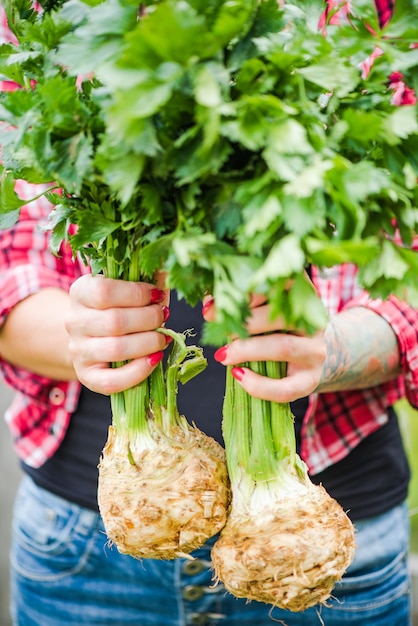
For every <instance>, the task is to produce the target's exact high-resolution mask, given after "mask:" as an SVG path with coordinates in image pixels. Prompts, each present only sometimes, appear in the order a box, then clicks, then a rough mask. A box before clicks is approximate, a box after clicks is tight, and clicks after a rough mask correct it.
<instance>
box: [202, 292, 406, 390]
mask: <svg viewBox="0 0 418 626" xmlns="http://www.w3.org/2000/svg"><path fill="white" fill-rule="evenodd" d="M253 304H255V306H253V309H252V317H251V319H250V320H249V322H248V330H249V332H250V333H251V334H252V335H253V336H252V337H250V338H248V339H237V340H235V341H233V342H232V343H231V344H229V345H228V346H226V347H225V348H226V349H225V348H224V349H223V350H222V349H221V350H219V351H218V353H217V355H215V356H216V357H217V358H218V360H220V362H221V363H223V364H224V365H238V366H239V365H240V364H241V363H243V362H245V361H262V360H266V361H267V360H275V361H284V362H287V363H288V367H287V376H286V378H284V379H282V380H273V379H269V378H266V377H262V376H259V375H258V374H255V373H254V372H252V371H251V370H249V369H248V368H245V367H239V368H238V371H236V370H235V372H234V371H233V373H234V374H235V376H236V378H237V379H238V380H239V382H240V384H241V385H242V387H243V388H244V389H245V390H246V391H247V392H248V393H250V394H251V395H252V396H254V397H257V398H264V399H266V400H271V401H275V402H291V401H293V400H296V399H297V398H300V397H303V396H304V395H305V396H306V395H309V394H310V393H312V392H326V391H342V390H347V389H362V388H368V387H373V386H375V385H378V384H381V383H383V382H386V381H388V380H391V379H393V378H395V377H396V376H398V375H399V374H400V364H399V352H398V344H397V339H396V336H395V333H394V332H393V330H392V329H391V327H390V325H389V324H388V323H387V322H386V321H385V320H384V319H383V318H382V317H381V316H380V315H378V314H377V313H375V312H373V311H371V310H369V309H366V308H364V307H356V308H353V309H347V310H346V311H342V312H341V313H338V314H337V315H335V316H333V317H332V319H331V320H330V321H329V323H328V325H327V327H326V328H325V329H324V330H321V331H319V332H317V333H316V334H315V335H313V336H311V337H308V336H304V335H301V334H292V333H283V332H282V333H276V334H273V335H272V334H269V335H268V336H265V335H261V334H260V333H263V332H267V331H270V332H271V331H275V330H276V331H279V330H280V331H282V330H284V328H283V323H282V321H281V320H280V319H278V320H274V321H273V322H271V321H269V312H268V307H267V306H265V305H264V304H260V305H258V306H257V303H253ZM211 309H212V305H211V302H210V300H209V303H208V302H206V303H204V315H205V318H206V319H207V320H209V321H210V320H211V319H213V317H214V315H215V314H216V313H215V311H214V310H211Z"/></svg>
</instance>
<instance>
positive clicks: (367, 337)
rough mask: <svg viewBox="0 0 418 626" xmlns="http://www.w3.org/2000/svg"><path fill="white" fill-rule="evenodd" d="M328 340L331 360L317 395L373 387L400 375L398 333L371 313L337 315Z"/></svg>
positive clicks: (362, 310)
mask: <svg viewBox="0 0 418 626" xmlns="http://www.w3.org/2000/svg"><path fill="white" fill-rule="evenodd" d="M324 338H325V342H326V344H327V357H326V359H325V362H324V365H323V368H322V375H321V382H320V384H319V386H318V389H317V391H341V390H346V389H361V388H367V387H373V386H375V385H379V384H381V383H382V382H386V381H388V380H391V379H393V378H395V377H396V376H397V375H398V374H399V373H400V366H399V352H398V344H397V339H396V336H395V333H394V332H393V330H392V329H391V327H390V325H389V324H388V323H387V322H386V321H385V320H384V319H383V318H382V317H381V316H380V315H378V314H377V313H374V312H373V311H370V310H369V309H366V308H363V307H358V308H355V309H348V310H347V311H343V312H342V313H339V314H338V315H335V316H334V317H333V318H332V319H331V321H330V323H329V325H328V327H327V330H326V332H325V337H324Z"/></svg>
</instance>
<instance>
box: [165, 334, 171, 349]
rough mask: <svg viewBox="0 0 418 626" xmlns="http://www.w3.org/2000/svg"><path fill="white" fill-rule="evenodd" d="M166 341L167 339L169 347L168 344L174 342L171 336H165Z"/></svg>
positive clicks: (166, 343)
mask: <svg viewBox="0 0 418 626" xmlns="http://www.w3.org/2000/svg"><path fill="white" fill-rule="evenodd" d="M164 339H165V345H166V346H168V344H169V343H171V342H172V341H173V337H170V335H164Z"/></svg>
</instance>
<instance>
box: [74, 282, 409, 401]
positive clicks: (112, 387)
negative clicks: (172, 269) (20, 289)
mask: <svg viewBox="0 0 418 626" xmlns="http://www.w3.org/2000/svg"><path fill="white" fill-rule="evenodd" d="M151 289H153V287H152V286H151V285H147V284H145V283H128V282H124V281H114V280H111V279H105V278H102V277H92V276H84V277H82V278H80V279H78V280H77V281H76V282H75V283H74V285H73V287H72V289H71V292H70V300H71V306H70V309H69V312H68V314H67V316H66V328H67V331H68V333H69V336H70V354H71V357H72V359H73V361H74V367H75V370H76V372H77V375H78V377H79V379H80V380H81V382H83V383H84V384H85V385H86V386H87V387H89V388H91V389H93V390H94V391H97V392H100V393H105V394H109V393H114V392H117V391H121V390H123V389H126V388H128V387H131V386H133V385H135V384H136V383H138V382H140V381H141V380H143V379H144V378H145V377H146V376H148V375H149V374H150V372H151V371H152V369H153V367H155V363H153V358H152V355H155V354H156V353H157V352H158V351H161V350H163V348H164V346H165V340H164V338H163V337H162V335H161V334H160V333H158V332H154V331H155V329H156V328H158V326H160V325H161V324H162V323H163V321H164V314H163V306H162V304H163V303H158V304H157V305H154V304H151V305H150V290H151ZM164 302H166V300H165V301H164ZM147 305H149V306H147ZM203 314H204V317H205V319H207V320H209V321H210V320H211V319H213V317H214V315H215V314H216V312H215V309H214V304H213V302H212V301H211V300H210V299H209V298H208V299H205V300H204V303H203ZM248 330H249V332H250V334H251V335H252V336H251V337H250V338H248V339H240V340H235V341H233V342H232V343H231V344H229V345H228V346H227V347H226V350H224V352H223V353H222V352H221V356H222V357H223V358H219V360H220V362H222V363H223V364H224V365H236V366H239V367H238V368H237V369H238V372H237V373H238V375H239V376H240V383H241V385H242V386H243V388H244V389H246V391H248V392H249V393H250V394H252V395H254V396H256V397H262V398H265V399H267V400H273V401H276V402H290V401H292V400H295V399H296V398H300V397H304V396H306V395H309V394H310V393H312V392H314V391H318V392H324V391H335V390H344V389H353V388H364V387H370V386H373V385H377V384H379V383H382V382H385V381H387V380H390V379H393V378H395V377H396V376H397V375H398V374H399V373H400V365H399V354H398V347H397V341H396V337H395V334H394V332H393V331H392V329H391V327H390V326H389V324H388V323H387V322H386V321H385V320H383V319H382V318H381V317H380V316H379V315H378V314H376V313H374V312H373V311H370V310H368V309H365V308H361V307H358V308H355V309H350V310H347V311H344V312H342V313H339V314H338V315H336V316H334V317H333V319H332V320H331V322H330V323H329V324H328V326H327V328H326V329H325V330H322V331H319V332H318V333H316V334H315V335H314V336H312V337H307V336H304V335H302V334H300V333H298V334H296V333H295V332H291V333H283V332H277V333H273V334H270V335H269V336H268V337H267V336H264V335H262V334H261V333H264V332H267V331H283V322H282V320H280V319H277V320H275V321H274V322H271V321H270V320H269V313H268V307H267V306H266V305H265V304H264V303H263V302H262V301H261V299H257V298H254V299H253V302H252V316H251V319H250V320H249V322H248ZM218 354H219V353H218ZM272 359H273V360H274V359H275V360H278V361H286V362H287V363H288V373H287V376H286V378H284V379H282V380H273V379H269V378H266V377H261V376H259V375H257V374H255V373H254V372H251V371H250V370H249V369H247V368H241V367H240V364H241V363H243V362H245V361H255V360H272ZM125 360H129V361H130V362H129V363H127V364H126V365H124V366H123V367H121V368H118V369H111V368H110V367H109V363H110V362H112V361H125Z"/></svg>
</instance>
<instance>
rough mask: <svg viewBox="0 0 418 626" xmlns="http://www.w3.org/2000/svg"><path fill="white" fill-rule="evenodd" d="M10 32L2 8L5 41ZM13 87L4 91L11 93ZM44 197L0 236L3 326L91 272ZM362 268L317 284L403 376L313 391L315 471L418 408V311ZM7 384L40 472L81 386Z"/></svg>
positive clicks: (13, 412)
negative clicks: (355, 316)
mask: <svg viewBox="0 0 418 626" xmlns="http://www.w3.org/2000/svg"><path fill="white" fill-rule="evenodd" d="M376 5H377V7H378V11H379V16H380V20H381V23H382V24H384V23H385V22H386V21H387V16H388V15H390V13H391V11H392V3H391V2H385V1H377V2H376ZM9 39H10V34H9V32H8V30H7V26H6V24H5V20H4V13H3V11H2V9H1V7H0V42H1V41H2V40H3V41H5V40H9ZM10 87H11V85H10V84H9V83H7V84H3V88H10ZM35 189H36V188H35V187H34V186H32V185H27V184H22V185H21V189H19V190H18V191H19V193H20V194H22V195H23V194H26V197H27V198H29V197H33V196H34V195H36V191H35ZM49 210H50V206H49V204H48V202H47V201H46V200H45V199H44V198H40V199H39V200H37V201H36V202H33V203H31V204H30V205H28V206H27V207H25V208H24V209H23V210H22V213H21V218H20V221H19V222H18V224H17V225H16V226H14V227H13V228H12V229H9V230H7V231H0V326H1V325H2V324H3V323H4V321H5V319H6V317H7V315H8V313H9V312H10V311H11V309H12V308H13V307H14V306H15V305H16V304H17V303H18V302H20V301H21V300H23V299H24V298H26V297H28V296H30V295H31V294H33V293H36V292H37V291H39V290H40V289H43V288H45V287H58V288H61V289H64V290H68V289H69V287H70V285H71V283H72V282H73V281H74V280H75V279H77V278H78V277H79V276H81V275H82V274H83V273H85V272H86V268H85V267H84V266H83V264H82V263H81V261H79V260H78V259H77V260H75V261H74V260H73V259H72V255H71V251H70V250H69V249H68V248H64V249H63V250H62V254H61V256H60V257H55V256H54V255H53V254H52V253H51V252H50V250H49V247H48V235H47V234H46V233H45V232H43V231H42V230H40V229H39V228H38V225H39V223H40V222H41V221H42V220H44V219H45V218H46V216H47V214H48V213H49ZM356 275H357V270H356V268H355V267H354V266H352V265H341V266H338V267H334V268H330V269H329V270H327V271H326V272H323V273H321V272H320V271H319V270H317V269H316V268H313V270H312V280H313V282H314V284H315V286H316V288H317V290H318V293H319V294H320V296H321V298H322V300H323V302H324V303H325V305H326V306H327V308H328V310H329V312H330V314H335V313H337V312H338V311H341V310H343V309H345V308H348V307H353V306H359V305H360V306H365V307H368V308H370V309H372V310H374V311H375V312H376V313H378V314H379V315H381V316H382V317H384V319H386V320H387V321H388V322H389V324H390V325H391V326H392V328H393V330H394V332H395V334H396V336H397V339H398V345H399V351H400V355H401V364H402V368H403V371H404V376H403V378H402V379H398V380H396V381H391V382H389V383H386V384H384V385H381V386H377V387H374V388H371V389H366V390H360V391H349V392H339V393H324V394H313V395H312V396H311V399H310V404H309V409H308V412H307V416H306V418H305V421H304V425H303V430H302V438H303V439H302V457H303V458H304V460H305V461H306V462H307V464H308V466H309V468H310V471H311V472H312V474H315V473H318V472H320V471H321V470H323V469H325V468H326V467H328V466H329V465H332V464H333V463H335V462H337V461H339V460H341V459H342V458H344V457H345V456H346V455H347V454H348V453H349V452H350V450H352V449H353V448H354V447H355V446H356V445H357V444H358V443H359V442H360V441H361V440H362V439H364V437H367V436H368V435H369V434H371V433H372V432H373V431H375V430H376V429H378V428H379V427H380V426H382V425H383V424H384V423H385V422H386V421H387V413H386V408H387V407H388V406H390V405H392V404H393V403H394V402H396V401H397V400H398V399H400V398H401V397H403V396H404V395H405V393H406V396H407V398H408V400H409V401H410V402H411V403H412V404H413V405H414V406H418V341H417V333H418V312H417V311H416V310H415V309H413V308H411V307H409V306H408V305H407V304H405V303H403V302H400V301H399V300H397V299H396V298H393V297H391V298H389V299H388V300H387V301H384V302H382V301H380V300H370V299H369V298H368V296H367V294H366V293H365V292H363V291H362V289H361V288H360V287H359V286H358V283H357V281H356ZM0 369H1V371H2V374H3V377H4V379H5V381H6V382H7V383H8V384H9V385H10V386H11V387H13V388H14V389H15V390H16V392H17V393H16V396H15V398H14V400H13V402H12V405H11V406H10V408H9V409H8V411H7V413H6V420H7V422H8V425H9V427H10V430H11V433H12V436H13V441H14V444H15V447H16V451H17V453H18V455H19V456H20V458H21V459H22V460H23V461H24V462H25V463H27V464H28V465H30V466H33V467H39V466H40V465H42V464H43V463H44V462H45V461H46V460H47V459H48V458H49V457H51V456H52V455H53V453H54V452H55V451H56V449H57V448H58V447H59V445H60V442H61V441H62V439H63V437H64V435H65V432H66V429H67V427H68V424H69V421H70V419H71V414H72V413H73V412H74V410H75V408H76V406H77V402H78V397H79V392H80V384H79V383H78V382H63V381H58V380H51V379H49V378H45V377H42V376H37V375H35V374H33V373H32V372H29V371H27V370H25V369H22V368H17V367H13V366H12V365H10V364H9V363H7V362H5V361H4V360H1V357H0Z"/></svg>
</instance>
